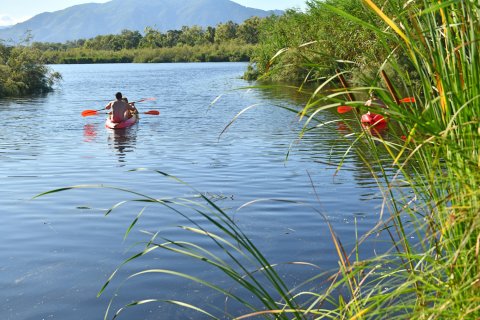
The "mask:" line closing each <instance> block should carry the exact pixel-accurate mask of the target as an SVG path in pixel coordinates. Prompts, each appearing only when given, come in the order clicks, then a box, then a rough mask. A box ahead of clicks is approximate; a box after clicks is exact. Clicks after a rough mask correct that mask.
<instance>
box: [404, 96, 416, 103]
mask: <svg viewBox="0 0 480 320" xmlns="http://www.w3.org/2000/svg"><path fill="white" fill-rule="evenodd" d="M400 102H401V103H409V102H415V97H407V98H403V99H402V100H400Z"/></svg>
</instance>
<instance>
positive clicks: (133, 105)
mask: <svg viewBox="0 0 480 320" xmlns="http://www.w3.org/2000/svg"><path fill="white" fill-rule="evenodd" d="M128 109H129V110H130V111H132V112H138V110H137V108H136V107H135V102H130V103H129V104H128Z"/></svg>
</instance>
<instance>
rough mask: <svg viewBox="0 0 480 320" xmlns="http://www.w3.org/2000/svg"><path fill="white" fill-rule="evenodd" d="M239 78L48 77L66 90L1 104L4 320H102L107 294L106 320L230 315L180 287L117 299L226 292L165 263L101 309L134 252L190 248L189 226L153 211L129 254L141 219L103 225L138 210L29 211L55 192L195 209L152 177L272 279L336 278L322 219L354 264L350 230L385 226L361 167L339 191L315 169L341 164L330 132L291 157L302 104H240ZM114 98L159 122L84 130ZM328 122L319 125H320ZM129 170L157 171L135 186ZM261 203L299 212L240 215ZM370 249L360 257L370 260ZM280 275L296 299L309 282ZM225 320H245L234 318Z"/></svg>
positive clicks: (189, 72) (212, 67)
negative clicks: (164, 245) (228, 235)
mask: <svg viewBox="0 0 480 320" xmlns="http://www.w3.org/2000/svg"><path fill="white" fill-rule="evenodd" d="M245 68H246V65H245V64H242V63H218V64H209V63H205V64H148V65H144V64H128V65H73V66H67V65H59V66H54V69H55V70H57V71H60V72H61V73H62V75H63V77H64V81H63V82H62V84H61V85H60V86H59V87H58V88H57V90H56V91H55V92H53V93H51V94H48V95H46V96H42V97H35V98H28V99H15V100H0V116H1V118H2V122H3V126H2V130H1V131H0V132H1V133H0V135H1V139H0V194H1V196H0V218H1V221H2V223H1V224H0V287H1V289H2V290H1V291H0V316H1V319H11V320H22V319H32V320H33V319H88V320H91V319H103V315H104V312H105V310H106V308H107V306H108V303H109V301H110V299H111V298H112V297H113V296H114V295H115V294H116V295H117V296H116V298H115V300H114V303H113V306H112V309H114V310H116V309H118V308H120V307H121V306H123V305H124V304H126V303H129V302H130V301H132V300H136V299H145V298H157V299H174V300H182V301H183V300H185V301H188V302H191V303H194V304H197V305H201V306H207V305H209V304H213V305H216V306H220V308H223V303H224V299H222V298H221V297H220V296H218V294H216V293H214V292H212V291H210V290H208V289H206V288H205V287H201V286H197V285H194V284H192V283H189V282H188V281H184V280H179V279H177V278H173V277H167V276H161V275H156V276H149V277H139V278H138V279H133V280H129V281H126V282H125V283H123V281H124V280H125V277H126V276H127V275H128V274H131V273H133V272H136V271H140V270H142V269H145V268H169V269H174V270H179V271H183V272H187V273H191V274H195V275H199V276H202V277H204V278H206V279H213V278H216V277H219V278H218V279H220V282H221V281H223V280H221V277H220V276H219V275H218V273H216V272H214V271H212V270H210V269H208V268H205V267H204V266H202V265H201V264H197V263H191V262H190V261H188V260H185V259H180V258H178V257H175V256H172V255H168V254H165V253H158V254H153V255H151V256H146V257H144V258H143V259H139V260H138V261H136V262H134V263H131V264H128V265H126V266H125V267H124V268H122V270H121V271H120V272H119V274H118V275H117V277H116V278H115V280H114V281H113V282H112V284H111V285H110V286H109V287H108V289H107V290H106V292H105V293H104V294H103V295H102V296H101V297H100V298H96V295H97V292H98V291H99V289H100V288H101V287H102V285H103V283H104V282H105V281H106V279H107V278H108V276H109V275H110V274H111V273H112V272H113V271H114V270H115V268H116V267H117V266H119V265H120V264H121V262H122V261H123V260H124V259H126V258H127V257H129V256H131V255H133V254H134V253H135V252H137V250H138V248H132V247H133V246H134V245H135V243H137V242H142V241H148V239H149V236H148V234H147V233H148V232H157V231H158V232H160V235H162V236H165V237H167V238H173V239H176V240H185V241H194V239H196V238H195V237H194V236H192V235H191V234H189V233H187V232H185V231H181V230H180V229H179V228H178V227H177V226H179V225H182V224H185V223H186V222H185V220H184V219H183V218H181V217H180V216H179V215H177V214H175V213H173V212H172V211H168V210H166V209H165V208H161V207H148V208H147V209H146V210H145V212H144V213H143V216H142V218H141V221H140V222H139V224H138V225H137V226H136V227H135V229H134V230H133V231H132V232H131V234H130V235H129V237H128V238H127V240H125V241H124V240H123V236H124V233H125V231H126V230H127V228H128V226H129V225H130V223H131V222H132V220H133V219H134V218H135V216H136V215H137V214H138V213H139V212H140V211H141V208H142V206H141V205H140V204H135V203H132V204H126V205H124V206H122V207H120V208H119V209H117V210H115V211H114V212H113V213H112V214H110V215H108V216H104V213H105V210H106V209H108V208H110V207H111V206H112V205H114V204H115V203H117V202H119V201H122V200H127V199H132V198H134V197H133V196H132V195H127V194H124V193H121V192H118V191H115V190H107V189H82V190H71V191H66V192H62V193H56V194H53V195H48V196H45V197H41V198H40V199H36V200H32V197H33V196H35V195H37V194H39V193H42V192H45V191H48V190H52V189H55V188H61V187H66V186H73V185H83V184H89V185H91V184H102V185H107V186H114V187H122V188H127V189H131V190H135V191H137V192H141V193H144V194H147V195H149V196H152V197H168V196H173V197H175V196H176V197H178V196H186V197H190V196H193V195H195V191H193V190H192V189H191V188H188V187H185V186H181V185H179V184H178V183H175V182H172V181H171V180H169V179H166V178H164V177H163V176H161V175H160V174H158V173H155V172H154V171H153V170H160V171H163V172H166V173H169V174H171V175H175V176H177V177H179V178H181V179H182V180H184V181H186V182H188V183H189V184H190V185H191V186H192V187H194V188H195V189H196V190H198V192H202V193H204V194H205V195H207V196H208V197H210V198H211V199H212V200H214V201H216V203H218V204H219V205H220V206H221V207H222V208H226V210H227V211H229V212H231V214H232V215H234V216H235V219H236V221H237V222H238V224H239V225H240V226H241V227H242V229H243V230H245V232H246V233H247V234H248V235H249V236H250V237H251V238H252V240H253V241H254V242H255V243H256V244H258V246H259V247H260V248H261V249H262V250H263V252H264V253H265V255H266V256H267V257H268V258H269V259H270V261H271V262H272V263H284V262H291V261H307V262H312V263H315V264H317V265H319V266H320V267H321V271H325V270H327V269H329V268H331V267H334V266H336V264H337V258H336V254H335V250H334V247H333V245H332V243H331V241H330V235H329V232H328V228H327V226H326V224H325V222H324V220H323V219H322V218H321V217H320V215H319V214H318V213H317V212H316V211H315V210H318V211H321V212H322V213H324V214H325V215H326V216H327V217H328V219H329V220H330V221H331V222H332V224H333V225H334V227H335V230H336V231H337V233H339V234H340V235H341V237H342V240H343V242H344V244H345V245H346V246H347V247H350V248H351V246H352V244H353V243H354V239H355V221H356V223H357V229H358V231H359V232H360V233H362V232H365V231H366V230H368V229H370V228H371V227H372V226H373V225H374V224H375V222H376V221H377V220H378V211H379V208H378V206H379V203H380V201H379V200H378V196H377V194H376V192H377V191H376V189H375V186H374V183H373V181H372V180H371V178H370V176H369V174H368V171H367V170H365V169H364V168H363V167H362V165H361V164H360V163H359V162H358V160H356V159H355V158H348V159H347V163H346V165H345V169H344V170H342V171H341V172H340V173H338V174H336V175H335V167H332V166H327V165H325V164H323V163H324V162H333V163H338V161H339V159H340V158H341V157H342V149H343V147H342V142H341V141H340V140H338V138H339V133H338V132H336V131H335V130H327V129H325V132H319V133H316V134H314V135H310V136H308V137H307V138H306V139H305V140H304V141H302V142H298V141H297V135H298V129H299V128H300V124H299V123H298V119H297V118H295V116H294V115H293V114H291V113H289V112H287V111H285V110H283V109H280V108H278V107H277V106H278V105H283V106H288V107H301V106H302V102H301V98H299V97H297V99H291V97H290V98H289V97H286V96H282V95H283V94H282V92H281V90H280V91H279V90H276V91H272V90H270V91H268V90H258V89H248V90H247V89H244V90H236V89H238V88H240V87H244V86H248V85H249V83H247V82H245V81H243V80H241V79H240V78H239V77H240V76H241V75H242V73H243V71H244V70H245ZM116 91H122V92H123V93H124V95H125V96H127V97H128V98H129V99H130V100H131V101H133V100H138V99H140V98H143V97H155V98H156V100H155V101H149V102H144V103H141V104H138V105H137V107H138V108H139V109H140V110H143V111H148V110H152V109H155V110H159V111H160V112H161V114H160V116H151V115H144V116H142V118H141V120H140V123H139V124H138V125H136V126H134V127H132V128H129V129H128V130H124V131H121V132H113V131H109V130H107V129H105V128H104V117H105V116H104V115H99V116H94V117H86V118H82V117H81V116H80V113H81V111H82V110H85V109H99V108H101V107H103V106H104V105H105V104H106V103H107V102H108V100H110V99H111V98H113V95H114V93H115V92H116ZM219 96H220V98H219V99H217V100H216V102H215V103H214V104H213V105H211V103H212V101H214V100H215V99H216V98H217V97H219ZM251 105H257V106H256V107H255V108H252V109H251V110H249V111H248V112H246V113H244V114H243V115H242V116H241V117H240V118H239V119H238V120H237V121H236V122H235V123H234V124H233V125H232V126H231V127H229V128H228V130H227V131H226V132H225V133H224V134H223V135H221V136H220V133H221V132H222V130H223V129H224V128H225V127H226V125H227V124H228V123H229V122H230V120H232V119H233V118H234V117H235V115H236V114H237V113H238V112H239V111H241V110H242V109H244V108H245V107H248V106H251ZM334 116H335V115H333V114H329V113H325V115H322V117H325V119H323V120H324V121H328V120H331V118H333V117H334ZM329 117H330V118H329ZM339 143H340V145H338V144H339ZM336 144H337V145H336ZM335 145H336V146H335ZM287 154H289V156H288V160H287V161H286V156H287ZM138 168H145V169H149V170H150V171H132V170H133V169H138ZM312 182H313V185H314V186H315V190H316V193H317V195H318V197H317V195H315V191H314V188H313V187H312ZM263 198H265V199H272V198H274V199H285V200H292V201H296V202H299V203H300V202H302V203H304V204H286V203H281V202H274V201H265V202H260V203H257V204H254V205H251V206H248V207H246V208H242V209H241V210H239V211H237V209H238V208H239V207H240V206H241V205H242V204H244V203H246V202H249V201H252V200H256V199H263ZM202 244H204V245H206V246H208V244H205V243H202ZM375 249H376V248H375V247H374V246H372V247H367V248H366V254H371V252H370V251H373V250H375ZM285 272H286V274H287V275H288V276H286V281H287V282H289V283H290V284H296V283H300V282H301V281H303V280H305V279H306V278H307V277H310V276H312V275H313V274H314V272H318V271H313V270H310V269H305V268H303V269H302V268H299V267H295V268H293V267H292V268H286V269H285ZM120 286H121V287H120ZM119 287H120V288H119ZM118 288H119V289H118ZM117 289H118V291H117ZM228 310H229V311H230V312H232V313H233V314H238V313H237V312H236V311H237V310H235V306H229V309H228ZM133 315H135V316H133ZM120 318H122V317H120ZM184 318H193V319H196V318H201V317H200V316H199V315H198V314H195V313H192V314H190V313H188V312H185V311H184V310H183V309H179V308H178V307H175V306H172V305H168V304H162V303H153V304H148V305H145V306H141V307H138V308H135V309H134V311H132V312H131V313H129V312H128V311H127V312H126V313H125V314H124V317H123V319H184Z"/></svg>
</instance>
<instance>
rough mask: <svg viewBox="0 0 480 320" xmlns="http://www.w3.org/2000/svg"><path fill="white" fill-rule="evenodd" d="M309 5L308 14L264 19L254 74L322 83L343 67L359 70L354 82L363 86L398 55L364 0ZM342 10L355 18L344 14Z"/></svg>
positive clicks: (317, 1)
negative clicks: (382, 66) (321, 80)
mask: <svg viewBox="0 0 480 320" xmlns="http://www.w3.org/2000/svg"><path fill="white" fill-rule="evenodd" d="M307 5H308V9H307V10H306V12H299V11H295V10H288V11H287V12H286V13H285V14H284V15H282V16H271V17H268V18H265V19H264V20H263V21H262V23H261V24H260V27H259V45H258V46H257V49H256V50H255V52H254V53H253V56H252V59H251V60H252V65H251V67H250V70H249V73H248V74H247V75H248V76H250V77H252V78H256V77H258V76H259V75H262V77H263V78H264V79H268V80H274V81H279V80H280V81H297V82H298V81H304V80H307V81H312V80H313V81H317V80H319V79H321V78H325V77H328V76H330V75H332V74H334V73H335V70H336V69H337V68H340V69H342V70H350V71H354V72H352V75H355V76H356V77H357V78H355V79H353V80H354V82H355V83H362V81H364V80H365V78H368V77H365V78H363V77H362V79H360V75H371V74H374V73H375V72H376V71H377V70H378V69H379V67H380V65H381V64H382V63H383V62H384V61H385V59H386V58H387V57H388V56H389V55H392V49H393V46H394V45H395V44H394V43H392V44H388V43H383V42H381V41H379V37H380V36H381V35H380V34H379V33H378V32H376V31H374V30H372V27H371V26H379V24H380V21H379V20H378V18H377V17H376V16H375V14H374V13H373V12H372V11H371V10H369V9H368V8H366V7H365V5H364V3H363V1H361V0H325V1H323V0H322V1H320V0H310V1H308V2H307ZM385 6H386V8H384V9H385V10H386V11H387V12H388V11H389V10H391V9H390V8H388V7H389V6H390V4H389V2H386V3H385ZM332 7H334V8H335V10H332V9H331V8H332ZM337 10H338V11H343V12H347V13H348V14H349V15H351V16H352V17H354V18H355V20H353V19H351V18H348V17H344V16H342V15H339V14H338V12H337ZM397 54H399V53H396V52H395V53H394V55H397ZM398 58H399V59H401V57H398ZM404 67H405V68H409V67H408V66H407V65H405V66H404Z"/></svg>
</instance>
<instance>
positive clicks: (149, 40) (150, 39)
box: [139, 27, 165, 48]
mask: <svg viewBox="0 0 480 320" xmlns="http://www.w3.org/2000/svg"><path fill="white" fill-rule="evenodd" d="M144 34H145V35H144V36H143V37H142V39H141V40H140V43H139V47H140V48H161V47H162V46H163V43H164V42H165V35H164V34H162V33H161V32H160V31H158V30H157V29H154V28H152V27H146V28H145V30H144Z"/></svg>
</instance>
